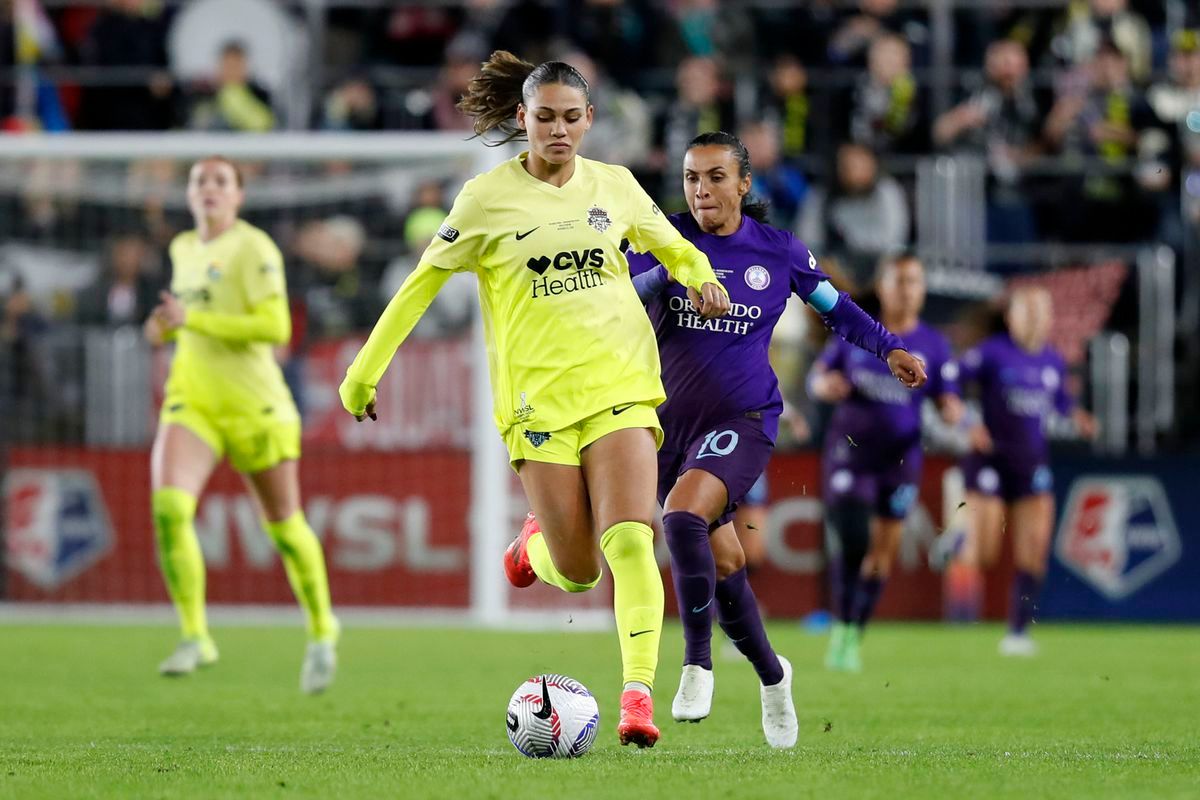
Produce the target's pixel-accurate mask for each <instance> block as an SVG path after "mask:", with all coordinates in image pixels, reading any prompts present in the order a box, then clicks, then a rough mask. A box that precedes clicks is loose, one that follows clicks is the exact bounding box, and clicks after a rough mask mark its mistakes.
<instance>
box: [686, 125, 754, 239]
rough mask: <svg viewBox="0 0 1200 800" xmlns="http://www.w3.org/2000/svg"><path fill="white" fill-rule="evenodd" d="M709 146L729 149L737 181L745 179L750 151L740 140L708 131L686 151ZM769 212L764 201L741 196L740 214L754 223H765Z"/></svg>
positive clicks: (693, 141) (749, 195)
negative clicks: (735, 165)
mask: <svg viewBox="0 0 1200 800" xmlns="http://www.w3.org/2000/svg"><path fill="white" fill-rule="evenodd" d="M709 145H716V146H718V147H725V148H728V149H729V151H730V152H731V153H732V154H733V158H734V160H735V161H737V165H738V178H739V179H740V178H745V177H747V176H748V175H749V174H750V151H749V150H747V149H746V145H744V144H742V140H741V139H739V138H738V137H736V136H734V135H733V134H732V133H726V132H725V131H709V132H708V133H702V134H700V135H699V136H697V137H696V138H695V139H692V141H690V142H688V146H687V149H688V150H691V149H692V148H693V147H707V146H709ZM770 210H771V208H770V204H769V203H767V201H766V200H760V199H759V198H757V197H755V196H754V195H752V194H750V193H749V192H747V193H746V194H745V195H743V196H742V214H743V215H745V216H747V217H749V218H750V219H752V220H754V221H755V222H763V223H766V222H767V221H768V217H769V215H770Z"/></svg>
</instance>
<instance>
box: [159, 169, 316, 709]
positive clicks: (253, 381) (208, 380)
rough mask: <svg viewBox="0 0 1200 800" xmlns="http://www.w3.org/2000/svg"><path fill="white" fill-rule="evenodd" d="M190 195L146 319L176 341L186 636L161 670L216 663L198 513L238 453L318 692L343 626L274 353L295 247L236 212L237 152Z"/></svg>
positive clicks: (163, 527)
mask: <svg viewBox="0 0 1200 800" xmlns="http://www.w3.org/2000/svg"><path fill="white" fill-rule="evenodd" d="M187 198H188V207H189V208H190V209H191V212H192V216H193V218H194V219H195V222H196V227H195V229H194V230H190V231H185V232H184V233H181V234H179V235H178V236H176V237H175V240H174V241H172V242H171V248H170V255H171V291H170V292H169V293H168V292H163V294H162V302H161V303H160V304H159V306H158V307H157V308H156V309H155V310H154V312H153V313H152V314H151V315H150V318H149V319H147V320H146V325H145V333H146V338H147V339H148V340H149V341H150V342H151V343H152V344H156V345H157V344H161V343H162V342H164V341H167V340H173V341H175V342H177V347H176V351H175V357H174V360H173V361H172V362H171V373H170V377H168V379H167V386H166V399H165V401H164V402H163V408H162V414H161V417H160V419H159V428H158V435H157V436H156V437H155V440H154V449H153V451H152V453H151V467H150V471H151V482H152V484H153V494H152V496H151V504H152V507H153V513H154V530H155V534H156V538H157V541H158V550H159V560H160V564H161V566H162V571H163V578H164V579H165V581H166V584H167V589H168V590H169V592H170V594H171V600H172V601H173V602H174V604H175V608H176V610H177V611H178V613H179V621H180V627H181V628H182V634H183V638H182V641H180V643H179V645H178V646H177V647H176V648H175V651H174V652H173V653H171V655H170V656H168V657H167V659H166V660H165V661H163V662H162V664H161V665H160V666H159V671H160V672H161V673H162V674H163V675H185V674H187V673H190V672H192V671H193V670H194V669H195V668H196V667H198V666H207V665H210V664H213V663H215V662H216V660H217V648H216V645H215V644H214V643H213V640H212V638H211V637H210V636H209V633H208V623H207V620H206V618H205V611H204V560H203V558H202V556H201V553H200V545H199V543H198V541H197V539H196V531H195V526H194V519H195V515H196V502H197V498H198V497H199V496H200V493H201V492H202V491H203V490H204V485H205V484H206V483H207V482H208V478H209V476H210V475H212V472H213V470H214V469H215V468H216V466H217V464H218V463H219V462H220V460H221V458H222V457H224V456H226V455H228V457H229V461H230V464H231V465H232V466H233V468H234V469H236V470H237V471H239V472H241V473H242V474H243V475H244V476H245V478H246V485H247V488H248V489H249V490H250V494H251V496H252V497H254V498H255V500H256V502H257V505H258V509H259V513H260V517H261V519H262V520H263V527H264V528H265V529H266V531H267V534H268V535H269V536H270V537H271V540H272V541H273V542H274V543H275V546H276V547H277V548H278V549H279V552H280V554H281V555H282V557H283V563H284V567H285V569H286V571H287V575H288V581H289V582H290V583H291V585H292V589H293V591H295V593H296V598H297V600H299V602H300V605H301V606H302V607H303V608H304V612H305V615H306V617H307V621H308V635H309V645H308V648H307V650H306V652H305V658H304V664H303V667H302V668H301V672H300V686H301V689H302V690H303V691H305V692H308V693H310V694H315V693H317V692H320V691H323V690H324V689H325V688H327V687H328V686H329V684H330V683H331V682H332V681H333V676H334V671H335V669H336V663H337V661H336V654H335V650H334V647H335V644H336V641H337V634H338V625H337V620H336V619H335V618H334V616H333V613H332V611H331V610H330V603H329V581H328V579H327V577H326V574H325V557H324V555H323V554H322V552H321V543H320V542H319V541H318V540H317V537H316V536H315V535H314V534H313V532H312V529H311V528H309V526H308V522H307V521H306V520H305V518H304V512H303V511H302V510H301V506H300V482H299V472H298V459H299V458H300V414H299V413H298V412H297V410H296V404H295V402H294V401H293V399H292V395H291V392H289V391H288V388H287V385H286V384H285V383H284V380H283V374H282V372H281V371H280V369H279V365H278V364H277V363H276V361H275V356H274V346H275V345H280V344H284V343H286V342H287V341H288V340H289V339H290V338H291V331H292V321H291V316H290V314H289V311H288V303H287V286H286V283H285V280H284V272H283V256H282V255H281V254H280V252H279V248H277V247H276V246H275V243H274V242H272V241H271V238H270V237H269V236H268V235H267V234H266V233H264V232H263V231H261V230H259V229H258V228H255V227H254V226H253V225H250V224H248V223H246V222H243V221H242V220H240V219H238V210H239V209H240V208H241V205H242V201H243V199H244V192H243V187H242V176H241V173H240V172H239V171H238V169H237V168H236V167H235V166H234V165H233V163H232V162H230V161H227V160H226V159H224V158H220V157H213V158H207V159H204V160H203V161H198V162H196V164H194V165H193V166H192V169H191V172H190V173H189V176H188V186H187Z"/></svg>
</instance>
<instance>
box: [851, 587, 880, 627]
mask: <svg viewBox="0 0 1200 800" xmlns="http://www.w3.org/2000/svg"><path fill="white" fill-rule="evenodd" d="M883 583H884V581H883V578H879V577H875V576H872V577H870V578H861V577H860V578H859V579H858V591H857V592H856V593H855V597H854V621H855V622H856V623H858V627H859V628H865V627H866V626H867V623H868V622H869V621H870V620H871V615H872V614H874V613H875V605H876V604H877V603H878V602H879V595H881V594H883Z"/></svg>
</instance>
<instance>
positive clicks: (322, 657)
mask: <svg viewBox="0 0 1200 800" xmlns="http://www.w3.org/2000/svg"><path fill="white" fill-rule="evenodd" d="M336 673H337V645H336V644H335V643H334V642H333V641H332V640H328V639H325V640H322V641H319V642H309V643H308V649H306V650H305V651H304V665H303V666H302V667H301V668H300V691H302V692H304V693H305V694H320V693H321V692H323V691H325V690H326V689H328V688H329V685H330V684H331V683H333V676H334V675H335V674H336Z"/></svg>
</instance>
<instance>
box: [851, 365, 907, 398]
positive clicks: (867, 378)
mask: <svg viewBox="0 0 1200 800" xmlns="http://www.w3.org/2000/svg"><path fill="white" fill-rule="evenodd" d="M850 382H851V383H853V384H854V388H855V389H857V390H858V392H859V394H861V395H863V396H864V397H866V398H867V399H868V400H874V401H875V402H876V403H887V404H888V405H893V406H909V405H912V397H913V392H912V390H911V389H906V388H904V386H903V385H901V384H900V382H899V381H897V380H896V379H895V378H893V377H892V376H891V375H885V374H883V373H881V372H872V371H870V370H865V369H856V370H853V371H852V372H851V373H850Z"/></svg>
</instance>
